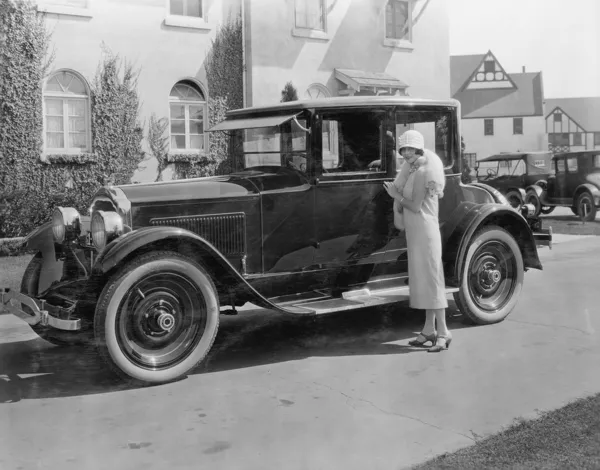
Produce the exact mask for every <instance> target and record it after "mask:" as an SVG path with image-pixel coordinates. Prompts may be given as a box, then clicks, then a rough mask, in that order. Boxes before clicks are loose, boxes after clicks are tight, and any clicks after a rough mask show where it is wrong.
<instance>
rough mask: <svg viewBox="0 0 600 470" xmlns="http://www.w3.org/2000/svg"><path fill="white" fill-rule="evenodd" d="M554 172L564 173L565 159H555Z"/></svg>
mask: <svg viewBox="0 0 600 470" xmlns="http://www.w3.org/2000/svg"><path fill="white" fill-rule="evenodd" d="M556 172H557V173H564V172H565V159H564V158H557V159H556Z"/></svg>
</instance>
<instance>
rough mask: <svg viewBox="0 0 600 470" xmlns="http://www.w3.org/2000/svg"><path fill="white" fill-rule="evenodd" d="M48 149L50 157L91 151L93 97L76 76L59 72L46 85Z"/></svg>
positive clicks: (67, 72) (45, 111)
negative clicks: (91, 99) (53, 154)
mask: <svg viewBox="0 0 600 470" xmlns="http://www.w3.org/2000/svg"><path fill="white" fill-rule="evenodd" d="M44 146H45V149H46V152H47V153H81V152H85V151H89V150H91V125H90V94H89V91H88V87H87V85H86V83H85V81H84V80H83V78H81V77H80V76H79V75H78V74H76V73H74V72H69V71H67V70H62V71H59V72H56V73H55V74H53V75H52V76H50V78H49V79H48V80H47V81H46V83H45V85H44Z"/></svg>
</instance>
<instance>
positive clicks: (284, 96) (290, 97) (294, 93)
mask: <svg viewBox="0 0 600 470" xmlns="http://www.w3.org/2000/svg"><path fill="white" fill-rule="evenodd" d="M297 99H298V90H296V88H295V87H294V85H293V84H292V82H287V83H286V84H285V86H284V87H283V90H281V102H282V103H285V102H287V101H296V100H297Z"/></svg>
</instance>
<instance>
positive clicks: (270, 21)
mask: <svg viewBox="0 0 600 470" xmlns="http://www.w3.org/2000/svg"><path fill="white" fill-rule="evenodd" d="M386 3H387V0H337V1H331V0H330V1H326V2H325V4H326V5H327V6H328V9H330V11H329V13H328V14H327V19H326V21H327V31H326V34H325V37H324V38H306V37H299V36H296V35H294V33H293V29H294V0H278V1H277V2H274V1H267V0H246V5H245V8H246V10H247V11H246V18H247V19H248V18H250V25H251V28H250V31H247V33H248V34H249V35H250V42H251V50H252V53H251V70H252V73H251V75H252V76H251V82H252V83H251V91H252V97H251V98H252V104H254V105H261V104H268V103H274V102H279V100H280V99H281V90H282V89H283V87H284V85H285V83H286V82H288V81H292V83H293V85H294V86H295V87H296V88H297V90H298V95H299V98H300V99H303V98H304V93H305V91H306V89H307V88H308V87H309V86H310V85H311V84H313V83H319V84H322V85H325V86H326V87H327V88H328V90H329V92H330V93H331V95H332V96H337V95H338V90H339V88H344V86H343V85H342V84H341V83H339V82H338V80H337V79H335V78H334V69H335V68H342V69H343V68H347V69H359V70H364V71H367V72H383V73H387V74H390V75H392V76H394V77H395V78H398V79H400V80H402V81H403V82H405V83H407V84H408V85H409V88H408V90H407V91H408V93H409V94H410V95H411V96H414V97H422V98H439V99H447V98H449V97H450V61H449V54H450V51H449V45H448V44H449V24H448V12H447V6H446V2H443V1H435V2H429V3H428V6H427V9H426V10H425V12H424V13H423V16H422V17H421V18H420V19H419V22H418V23H417V24H416V25H415V27H414V28H413V36H412V44H413V46H414V49H412V50H403V49H400V48H395V47H390V46H386V45H384V36H385V5H386ZM423 3H424V2H422V1H421V2H419V3H418V4H417V6H416V7H415V10H416V11H415V12H414V13H413V17H414V16H415V14H416V13H417V12H418V10H419V9H420V8H421V6H422V5H423ZM249 104H250V103H249Z"/></svg>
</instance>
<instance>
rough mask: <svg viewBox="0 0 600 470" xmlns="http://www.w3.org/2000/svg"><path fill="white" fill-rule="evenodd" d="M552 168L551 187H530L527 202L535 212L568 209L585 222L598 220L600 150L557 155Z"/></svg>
mask: <svg viewBox="0 0 600 470" xmlns="http://www.w3.org/2000/svg"><path fill="white" fill-rule="evenodd" d="M552 167H553V168H552V169H553V171H552V174H551V175H550V176H549V177H548V181H547V185H540V184H534V185H532V186H530V187H528V188H527V198H526V202H527V203H528V204H531V205H533V206H534V207H535V212H534V213H535V214H536V215H537V214H540V213H544V210H543V208H544V207H557V206H567V207H570V208H571V210H572V211H573V214H575V215H578V216H579V217H581V219H582V220H585V221H590V220H594V219H595V218H596V212H597V210H598V208H599V207H600V150H586V151H581V152H564V153H557V154H555V155H554V156H553V157H552Z"/></svg>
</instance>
